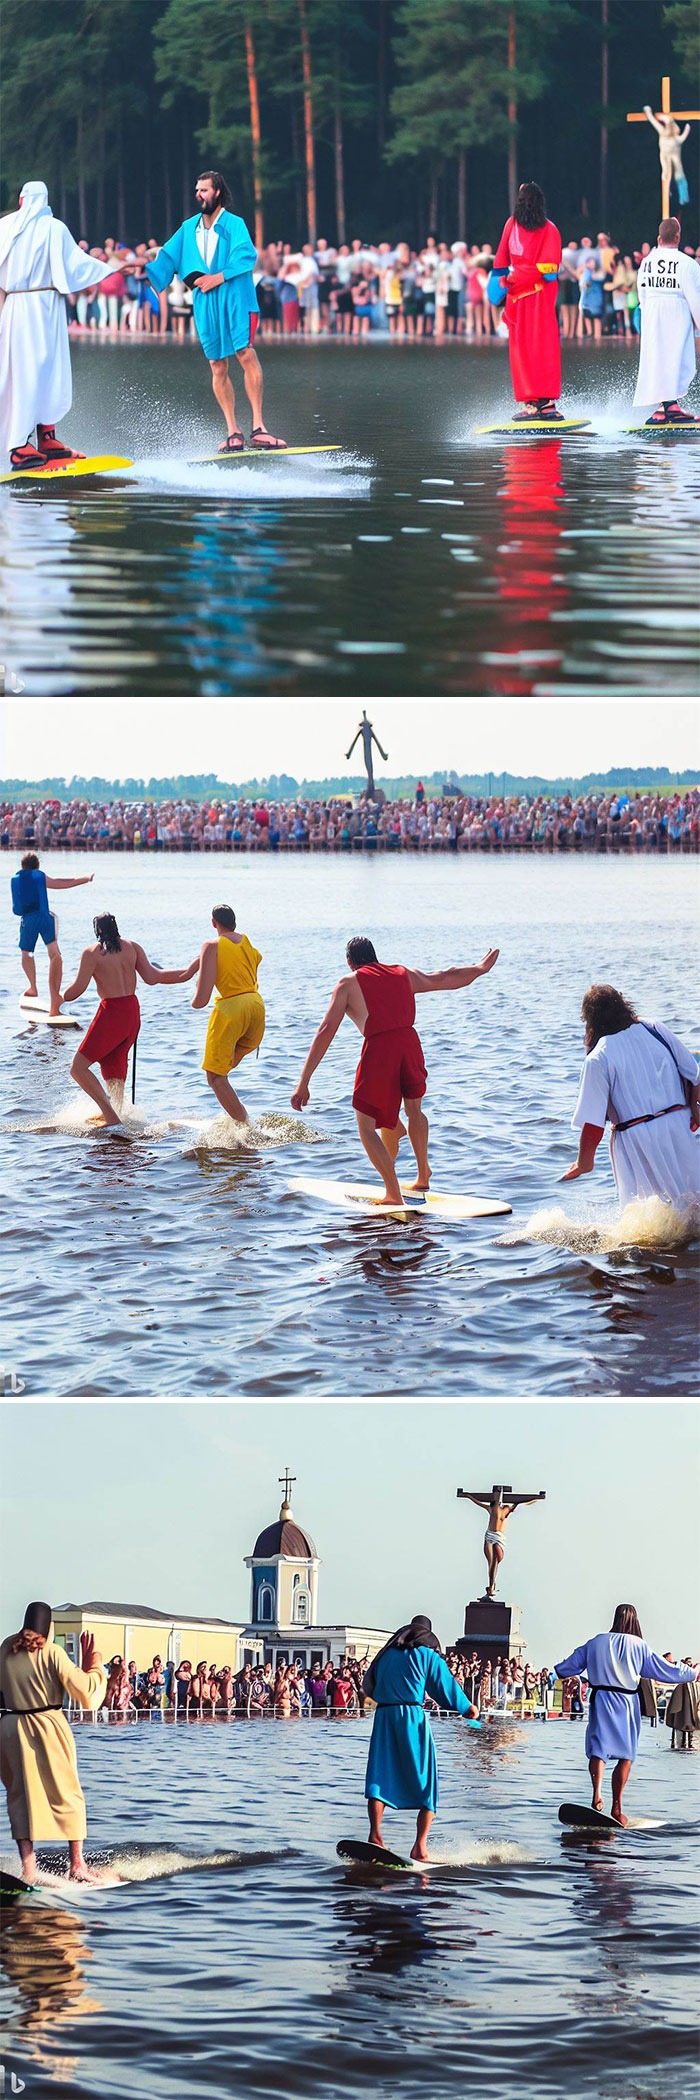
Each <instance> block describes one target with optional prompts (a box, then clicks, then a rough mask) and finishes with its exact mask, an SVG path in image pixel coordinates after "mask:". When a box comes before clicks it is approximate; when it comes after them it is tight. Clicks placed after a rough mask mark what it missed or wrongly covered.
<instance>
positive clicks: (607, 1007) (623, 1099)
mask: <svg viewBox="0 0 700 2100" xmlns="http://www.w3.org/2000/svg"><path fill="white" fill-rule="evenodd" d="M581 1018H582V1020H583V1023H584V1028H585V1048H586V1057H585V1063H584V1066H583V1072H582V1075H581V1084H580V1089H579V1096H578V1101H577V1103H576V1107H575V1109H574V1114H573V1116H572V1125H573V1128H574V1130H578V1131H579V1133H580V1135H579V1148H578V1157H577V1159H576V1161H575V1163H574V1165H573V1166H572V1167H569V1168H568V1169H567V1172H566V1173H565V1174H564V1175H562V1180H563V1181H574V1180H577V1179H578V1177H579V1176H580V1175H581V1174H590V1173H591V1172H592V1169H593V1166H594V1163H595V1155H596V1152H597V1149H598V1146H599V1144H600V1141H601V1138H602V1136H603V1132H604V1129H605V1125H606V1123H610V1125H611V1135H610V1158H611V1163H612V1170H613V1175H614V1178H615V1186H616V1189H617V1194H618V1198H619V1202H620V1208H621V1210H622V1209H624V1207H625V1204H626V1203H631V1202H633V1201H634V1200H635V1198H636V1197H639V1196H642V1197H644V1196H659V1197H660V1198H661V1200H662V1202H664V1203H671V1204H674V1205H675V1207H676V1208H677V1209H679V1210H685V1209H688V1208H689V1207H692V1206H693V1205H695V1204H697V1202H698V1200H699V1199H700V1147H699V1146H698V1141H697V1137H696V1134H695V1133H696V1132H697V1130H698V1125H699V1124H700V1078H699V1074H698V1066H697V1061H696V1059H695V1058H694V1057H693V1055H692V1052H691V1051H690V1050H688V1049H686V1046H685V1044H684V1043H682V1042H681V1040H680V1037H679V1036H677V1035H674V1034H673V1033H672V1031H671V1029H669V1028H666V1027H664V1026H663V1025H662V1024H661V1023H660V1022H651V1021H640V1019H639V1015H638V1014H637V1013H636V1012H635V1010H634V1007H633V1006H631V1005H630V1002H629V1000H627V999H625V998H624V997H623V994H622V993H621V992H618V991H616V989H615V987H614V985H610V984H592V985H591V986H590V988H589V990H588V991H587V992H586V994H585V996H584V999H583V1003H582V1007H581Z"/></svg>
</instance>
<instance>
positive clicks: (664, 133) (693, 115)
mask: <svg viewBox="0 0 700 2100" xmlns="http://www.w3.org/2000/svg"><path fill="white" fill-rule="evenodd" d="M679 118H680V120H681V122H685V131H681V130H680V129H679V122H678V120H679ZM697 118H700V109H672V108H671V77H670V74H668V73H665V74H664V77H663V80H662V82H661V108H660V109H657V110H656V111H654V110H653V109H651V108H650V106H649V103H648V102H645V104H644V108H643V109H631V110H628V112H627V122H628V124H653V126H654V130H655V131H656V132H658V135H659V160H660V163H661V217H662V219H667V218H668V216H669V212H670V209H671V179H672V178H673V181H674V182H675V185H676V191H677V198H678V203H679V204H687V203H688V198H689V191H688V184H687V181H686V177H685V174H684V172H683V161H682V158H681V146H682V145H684V143H685V140H686V139H687V137H688V135H689V132H690V122H689V121H687V120H688V119H690V121H691V122H692V121H693V120H694V119H697Z"/></svg>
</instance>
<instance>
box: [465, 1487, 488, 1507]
mask: <svg viewBox="0 0 700 2100" xmlns="http://www.w3.org/2000/svg"><path fill="white" fill-rule="evenodd" d="M466 1500H467V1501H468V1502H475V1503H476V1506H477V1509H490V1508H491V1496H490V1495H470V1493H469V1489H468V1488H467V1491H466Z"/></svg>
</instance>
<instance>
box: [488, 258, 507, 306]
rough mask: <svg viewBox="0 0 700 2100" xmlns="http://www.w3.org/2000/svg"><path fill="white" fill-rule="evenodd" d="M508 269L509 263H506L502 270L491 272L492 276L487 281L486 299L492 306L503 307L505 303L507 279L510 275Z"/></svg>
mask: <svg viewBox="0 0 700 2100" xmlns="http://www.w3.org/2000/svg"><path fill="white" fill-rule="evenodd" d="M508 269H509V265H508V263H505V264H504V266H503V268H502V269H500V270H496V269H493V270H492V271H491V274H490V276H489V277H487V279H486V297H487V299H488V301H489V304H490V305H491V306H502V305H503V301H504V299H505V298H506V277H507V275H508Z"/></svg>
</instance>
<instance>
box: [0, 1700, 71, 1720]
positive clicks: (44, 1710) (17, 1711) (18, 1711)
mask: <svg viewBox="0 0 700 2100" xmlns="http://www.w3.org/2000/svg"><path fill="white" fill-rule="evenodd" d="M62 1712H63V1700H62V1699H61V1700H59V1703H58V1705H57V1706H3V1708H2V1711H1V1712H0V1721H4V1720H5V1717H6V1715H8V1714H9V1715H10V1716H11V1717H12V1716H15V1715H20V1716H24V1715H25V1714H62Z"/></svg>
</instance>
